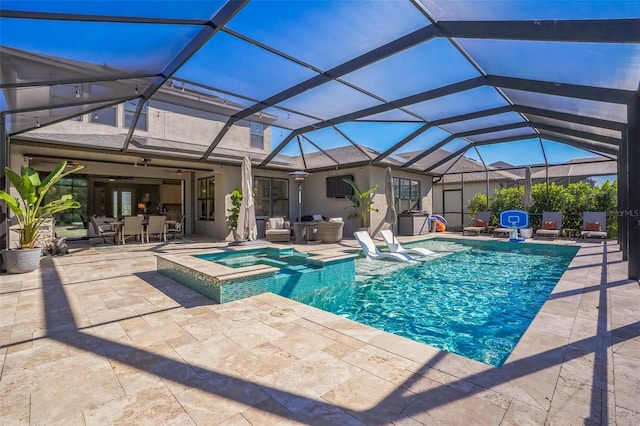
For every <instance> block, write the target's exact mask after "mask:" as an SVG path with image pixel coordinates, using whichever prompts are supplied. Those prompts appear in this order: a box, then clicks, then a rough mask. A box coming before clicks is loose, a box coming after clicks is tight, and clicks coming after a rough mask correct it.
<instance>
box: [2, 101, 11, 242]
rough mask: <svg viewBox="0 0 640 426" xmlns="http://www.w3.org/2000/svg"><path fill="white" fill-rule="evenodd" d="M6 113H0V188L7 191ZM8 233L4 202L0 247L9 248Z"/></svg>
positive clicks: (7, 216) (3, 204)
mask: <svg viewBox="0 0 640 426" xmlns="http://www.w3.org/2000/svg"><path fill="white" fill-rule="evenodd" d="M6 117H7V116H6V115H5V114H4V113H2V114H0V189H2V190H3V191H6V192H9V180H8V179H7V176H6V174H5V172H4V168H5V167H6V166H8V165H9V139H8V137H7V129H6V127H5V125H6V123H5V120H6ZM8 235H9V207H7V205H6V204H5V203H1V204H0V249H7V248H9V244H8V243H9V242H8V240H7V237H8Z"/></svg>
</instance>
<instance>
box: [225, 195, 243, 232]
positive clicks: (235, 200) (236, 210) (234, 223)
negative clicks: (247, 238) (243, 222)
mask: <svg viewBox="0 0 640 426" xmlns="http://www.w3.org/2000/svg"><path fill="white" fill-rule="evenodd" d="M241 205H242V190H241V189H240V188H236V189H234V190H233V191H231V206H232V207H231V208H230V209H227V211H228V212H229V216H227V217H226V219H227V221H228V222H229V227H230V228H231V229H238V216H239V215H240V206H241Z"/></svg>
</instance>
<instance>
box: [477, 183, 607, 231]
mask: <svg viewBox="0 0 640 426" xmlns="http://www.w3.org/2000/svg"><path fill="white" fill-rule="evenodd" d="M617 193H618V183H617V181H614V182H613V183H611V182H609V181H606V182H605V183H603V184H602V185H601V186H596V187H591V186H589V185H588V184H586V183H584V182H578V183H571V184H569V185H567V186H562V185H556V184H555V183H550V184H549V185H548V187H547V184H545V183H538V184H535V185H533V186H532V187H531V199H532V201H533V204H532V206H531V207H530V208H528V209H525V208H524V205H523V204H522V201H523V199H524V188H503V189H498V190H496V192H495V194H494V195H493V196H492V197H489V199H487V197H486V195H484V194H480V193H479V194H475V195H474V196H473V198H471V200H469V202H468V204H467V209H468V210H469V212H470V214H471V216H474V215H475V214H476V213H477V212H479V211H484V210H489V211H491V212H493V215H492V218H491V224H492V225H497V224H498V215H499V214H500V212H502V211H505V210H511V209H516V210H528V211H529V213H531V214H533V216H532V217H531V222H532V226H533V227H534V228H539V227H540V226H541V223H540V222H541V218H540V215H541V214H542V213H543V212H545V211H557V212H562V213H563V217H562V227H563V228H572V229H581V228H582V213H583V212H587V211H604V212H607V214H608V218H609V220H607V233H608V234H609V237H612V238H615V236H616V235H617V232H618V224H617V220H616V219H617V214H616V212H617V209H618V206H617Z"/></svg>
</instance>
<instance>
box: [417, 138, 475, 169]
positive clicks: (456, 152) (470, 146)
mask: <svg viewBox="0 0 640 426" xmlns="http://www.w3.org/2000/svg"><path fill="white" fill-rule="evenodd" d="M470 148H473V145H472V144H469V145H467V146H465V147H464V148H460V149H459V150H457V151H455V152H452V153H451V154H449V155H447V156H446V157H444V158H443V159H441V160H438V161H436V162H435V163H433V164H432V165H431V166H429V167H427V168H426V169H424V170H423V172H425V173H428V172H430V171H431V170H433V169H435V168H438V167H440V166H441V165H443V164H445V163H446V162H447V161H450V160H452V159H454V158H455V157H458V156H460V155H462V154H464V153H465V152H467V151H468V150H469V149H470Z"/></svg>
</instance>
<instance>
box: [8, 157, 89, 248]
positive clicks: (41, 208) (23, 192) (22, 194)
mask: <svg viewBox="0 0 640 426" xmlns="http://www.w3.org/2000/svg"><path fill="white" fill-rule="evenodd" d="M66 167H67V162H66V161H63V162H61V163H60V164H59V165H58V166H57V167H56V168H55V170H53V171H52V172H51V173H50V174H49V175H48V176H47V177H46V178H45V179H44V180H43V181H40V176H39V175H38V172H37V171H35V170H34V169H32V168H31V167H29V166H26V165H23V166H22V167H21V168H20V174H17V173H16V172H14V171H13V170H11V169H10V168H9V167H6V168H5V173H6V174H7V177H8V178H9V181H10V182H11V184H12V185H13V186H14V187H15V188H16V190H17V191H18V194H19V198H15V197H13V196H12V195H11V194H9V193H7V192H4V191H1V190H0V199H1V200H2V201H4V202H5V203H7V206H8V207H9V208H10V209H11V211H12V212H13V213H14V214H15V215H16V219H17V220H18V226H19V227H20V247H22V248H33V247H34V246H35V244H36V241H37V239H38V233H39V230H38V229H39V228H40V225H42V223H43V222H44V220H45V219H46V218H49V217H53V215H54V214H56V213H59V212H62V211H65V210H68V209H77V208H79V207H80V203H79V202H78V201H76V200H74V199H73V195H70V194H63V195H61V196H60V198H58V199H53V200H51V201H50V202H48V203H45V204H43V199H44V197H45V196H46V195H47V193H48V192H49V190H51V188H53V186H54V185H55V184H56V183H57V182H58V181H59V180H60V179H62V178H64V177H65V176H67V175H70V174H71V173H73V172H75V171H78V170H80V169H83V168H84V166H75V167H74V168H73V169H71V170H68V171H65V169H66Z"/></svg>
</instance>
